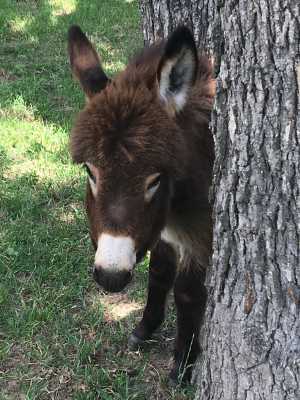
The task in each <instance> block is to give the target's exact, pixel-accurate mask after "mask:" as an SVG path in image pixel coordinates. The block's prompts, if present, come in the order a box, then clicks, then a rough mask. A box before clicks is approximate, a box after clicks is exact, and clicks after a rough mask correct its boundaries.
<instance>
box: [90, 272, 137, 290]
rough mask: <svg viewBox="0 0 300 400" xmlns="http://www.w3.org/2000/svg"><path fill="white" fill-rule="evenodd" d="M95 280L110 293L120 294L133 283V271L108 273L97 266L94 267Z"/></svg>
mask: <svg viewBox="0 0 300 400" xmlns="http://www.w3.org/2000/svg"><path fill="white" fill-rule="evenodd" d="M94 279H95V281H96V282H97V283H98V284H99V285H100V286H102V287H103V289H104V290H107V291H108V292H120V291H121V290H122V289H124V287H125V286H126V285H127V284H128V283H129V282H130V281H131V279H132V272H131V271H126V270H123V271H116V272H113V271H106V270H105V269H103V268H101V267H99V266H97V267H94Z"/></svg>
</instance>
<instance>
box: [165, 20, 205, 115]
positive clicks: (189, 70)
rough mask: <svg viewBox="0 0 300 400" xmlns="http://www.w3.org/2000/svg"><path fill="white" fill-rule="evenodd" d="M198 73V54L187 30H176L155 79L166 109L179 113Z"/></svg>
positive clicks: (169, 41)
mask: <svg viewBox="0 0 300 400" xmlns="http://www.w3.org/2000/svg"><path fill="white" fill-rule="evenodd" d="M197 71H198V54H197V48H196V44H195V41H194V38H193V35H192V34H191V32H190V31H189V29H188V28H186V27H184V26H182V27H179V28H177V29H176V30H175V31H174V32H173V34H172V35H171V36H170V38H169V39H168V41H167V43H166V46H165V51H164V55H163V57H162V59H161V60H160V63H159V66H158V70H157V79H158V85H159V95H160V97H161V98H162V99H163V100H164V101H165V102H166V104H167V107H168V108H169V109H171V110H174V111H175V112H179V111H180V110H182V109H183V107H184V106H185V104H186V100H187V97H188V93H189V90H190V88H191V87H192V86H193V84H194V83H195V80H196V77H197Z"/></svg>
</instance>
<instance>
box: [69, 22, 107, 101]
mask: <svg viewBox="0 0 300 400" xmlns="http://www.w3.org/2000/svg"><path fill="white" fill-rule="evenodd" d="M68 52H69V57H70V64H71V68H72V73H73V75H74V77H75V78H76V79H78V80H79V82H80V84H81V87H82V89H83V91H84V93H85V94H86V96H87V97H88V98H92V97H93V96H94V95H95V94H96V93H99V92H100V91H101V90H102V89H104V88H105V86H106V85H107V83H108V82H109V79H108V78H107V76H106V75H105V73H104V71H103V69H102V67H101V62H100V59H99V56H98V54H97V52H96V50H95V49H94V47H93V46H92V44H91V43H90V41H89V40H88V38H87V37H86V36H85V34H84V33H83V32H82V30H81V29H80V28H79V26H77V25H73V26H71V28H70V29H69V32H68Z"/></svg>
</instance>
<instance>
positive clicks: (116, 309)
mask: <svg viewBox="0 0 300 400" xmlns="http://www.w3.org/2000/svg"><path fill="white" fill-rule="evenodd" d="M90 302H91V303H90V304H91V307H92V308H96V309H98V308H99V307H103V308H104V317H105V319H106V320H109V321H120V320H122V319H123V318H127V317H128V316H129V315H130V314H132V313H133V312H134V311H139V310H141V309H142V307H143V304H141V303H139V302H137V301H134V300H131V299H129V298H128V295H127V294H126V293H124V294H123V293H122V294H106V295H105V297H104V296H103V297H102V296H101V297H99V295H98V294H97V293H96V294H95V295H94V296H92V297H91V298H90Z"/></svg>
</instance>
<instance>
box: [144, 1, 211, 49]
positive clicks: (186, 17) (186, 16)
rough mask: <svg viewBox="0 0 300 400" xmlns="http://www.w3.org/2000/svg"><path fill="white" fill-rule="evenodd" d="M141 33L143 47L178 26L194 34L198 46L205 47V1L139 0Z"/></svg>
mask: <svg viewBox="0 0 300 400" xmlns="http://www.w3.org/2000/svg"><path fill="white" fill-rule="evenodd" d="M139 7H140V13H141V17H142V31H143V34H144V42H145V45H149V44H152V43H154V42H156V41H158V40H160V39H163V38H166V37H168V36H169V35H170V33H171V32H172V31H173V30H174V29H175V28H176V27H177V26H178V25H186V26H188V27H189V28H190V29H191V31H192V32H193V33H194V37H195V39H196V42H197V44H198V45H200V43H201V46H203V45H205V43H206V41H205V38H206V36H207V35H206V29H207V23H205V24H202V21H205V20H206V19H207V16H208V2H207V1H206V0H140V1H139Z"/></svg>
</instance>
